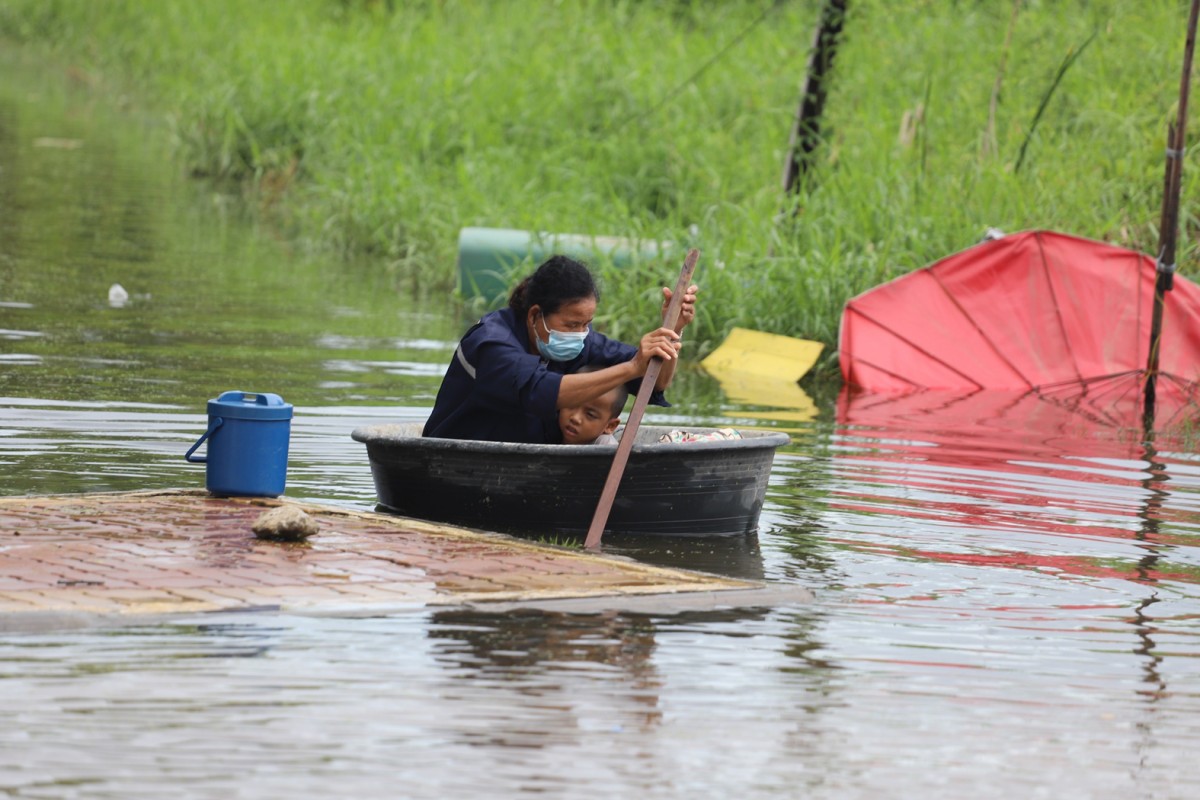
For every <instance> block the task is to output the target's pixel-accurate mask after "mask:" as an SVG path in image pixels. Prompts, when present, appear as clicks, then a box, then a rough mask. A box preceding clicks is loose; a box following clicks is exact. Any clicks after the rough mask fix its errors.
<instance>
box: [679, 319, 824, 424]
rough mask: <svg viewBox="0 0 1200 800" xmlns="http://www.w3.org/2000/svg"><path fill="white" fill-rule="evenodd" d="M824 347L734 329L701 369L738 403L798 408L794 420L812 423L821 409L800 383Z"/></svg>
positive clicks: (788, 337)
mask: <svg viewBox="0 0 1200 800" xmlns="http://www.w3.org/2000/svg"><path fill="white" fill-rule="evenodd" d="M824 348H825V345H823V344H821V343H820V342H813V341H808V340H806V339H793V338H792V337H790V336H781V335H780V334H777V333H763V332H761V331H752V330H748V329H746V328H734V329H733V330H732V331H730V333H729V338H727V339H726V340H725V341H724V342H723V343H722V344H721V346H720V347H718V348H717V349H716V350H714V351H712V353H710V354H709V355H708V357H707V358H705V359H704V360H703V361H701V362H700V364H701V366H703V367H704V369H705V370H706V371H707V372H708V374H710V375H712V376H713V377H714V378H716V379H717V381H718V382H719V383H720V384H721V388H722V389H723V390H724V391H725V395H726V396H727V397H728V398H729V399H730V400H732V401H734V402H738V403H749V404H752V405H759V406H771V407H774V408H790V409H796V410H797V411H798V412H799V413H798V414H797V415H796V416H795V417H793V419H796V420H797V421H799V420H800V419H812V418H813V417H815V416H816V415H817V407H816V404H815V403H814V402H813V400H812V398H811V397H809V396H808V393H807V392H805V391H804V390H803V389H802V388H800V384H799V380H800V378H802V377H803V376H804V374H805V373H806V372H808V371H809V370H810V369H812V367H813V365H814V364H816V363H817V358H818V357H819V356H820V355H821V351H822V350H823V349H824Z"/></svg>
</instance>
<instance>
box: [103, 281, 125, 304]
mask: <svg viewBox="0 0 1200 800" xmlns="http://www.w3.org/2000/svg"><path fill="white" fill-rule="evenodd" d="M128 302H129V292H127V291H125V287H124V286H122V285H121V284H119V283H114V284H113V285H112V286H110V287H108V304H109V305H110V306H112V307H113V308H121V307H122V306H124V305H125V304H126V303H128Z"/></svg>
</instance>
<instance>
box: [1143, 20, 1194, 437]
mask: <svg viewBox="0 0 1200 800" xmlns="http://www.w3.org/2000/svg"><path fill="white" fill-rule="evenodd" d="M1198 14H1200V0H1192V10H1191V13H1190V14H1189V15H1188V28H1187V42H1186V44H1185V45H1184V49H1183V76H1182V77H1181V78H1180V79H1179V108H1178V110H1177V116H1176V119H1175V124H1174V125H1172V126H1170V129H1169V131H1168V133H1167V167H1166V178H1165V179H1164V181H1163V205H1162V216H1161V217H1160V221H1159V230H1158V242H1159V244H1158V268H1157V270H1156V273H1157V277H1156V280H1155V282H1154V310H1153V313H1152V316H1151V318H1150V350H1149V354H1148V355H1147V358H1146V387H1145V391H1144V395H1143V398H1142V400H1143V402H1142V427H1143V428H1144V429H1145V430H1146V431H1149V430H1151V429H1153V427H1154V406H1155V403H1156V401H1157V395H1158V362H1159V347H1160V345H1161V344H1162V321H1163V302H1164V296H1165V295H1166V293H1167V292H1169V291H1171V288H1172V287H1173V286H1174V284H1175V240H1176V236H1177V234H1178V228H1179V191H1180V186H1181V181H1182V177H1183V150H1184V146H1185V144H1186V142H1187V136H1186V130H1187V107H1188V95H1189V93H1190V88H1191V76H1192V55H1193V53H1194V52H1195V50H1196V17H1197V15H1198Z"/></svg>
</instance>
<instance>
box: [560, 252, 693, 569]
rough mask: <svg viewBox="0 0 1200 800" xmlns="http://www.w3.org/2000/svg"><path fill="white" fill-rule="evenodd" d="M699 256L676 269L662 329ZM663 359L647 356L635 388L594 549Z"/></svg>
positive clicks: (590, 536) (594, 531) (589, 542)
mask: <svg viewBox="0 0 1200 800" xmlns="http://www.w3.org/2000/svg"><path fill="white" fill-rule="evenodd" d="M699 258H700V251H699V250H695V249H693V250H689V251H688V254H687V258H685V259H684V260H683V269H682V270H680V272H679V280H678V281H676V282H675V292H674V294H672V295H671V302H670V303H668V304H667V314H666V316H665V317H664V318H663V324H662V326H663V327H664V328H671V329H674V328H675V323H676V322H678V321H679V309H680V307H681V306H682V305H683V295H684V293H686V292H687V288H688V286H689V285H690V284H691V282H692V274H693V273H694V272H695V271H696V261H697V260H699ZM662 363H663V362H662V359H661V358H659V357H658V356H655V357H654V358H652V359H650V365H649V366H648V367H646V374H645V375H643V376H642V386H641V388H640V389H638V393H637V398H636V399H635V400H634V401H633V409H632V410H631V411H630V412H629V419H627V420H626V421H625V431H624V433H622V434H621V441H620V442H618V443H617V454H616V455H615V456H613V463H612V467H610V468H609V470H608V478H607V479H606V480H605V481H604V490H603V491H602V492H600V502H599V503H597V504H596V513H595V515H594V516H593V517H592V524H591V526H590V527H589V528H588V532H587V539H585V540H584V543H583V546H584V547H586V548H587V549H589V550H594V549H595V548H597V547H599V546H600V537H601V536H603V535H604V526H605V524H607V523H608V514H609V512H610V511H612V505H613V500H615V499H616V497H617V488H618V487H619V486H620V485H621V476H622V475H624V474H625V465H626V464H627V463H628V462H629V452H630V451H631V450H633V440H634V439H636V438H637V432H638V426H639V425H641V423H642V413H643V412H645V410H646V404H647V403H649V402H650V394H651V393H652V392H653V391H654V384H655V382H656V381H657V380H658V373H659V372H660V371H661V370H662Z"/></svg>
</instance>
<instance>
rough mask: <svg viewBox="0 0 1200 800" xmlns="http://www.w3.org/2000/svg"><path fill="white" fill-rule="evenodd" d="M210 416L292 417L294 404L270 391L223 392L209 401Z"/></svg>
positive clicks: (238, 417) (244, 417)
mask: <svg viewBox="0 0 1200 800" xmlns="http://www.w3.org/2000/svg"><path fill="white" fill-rule="evenodd" d="M208 415H209V416H210V417H229V418H230V419H267V420H270V419H291V418H292V405H291V403H285V402H283V398H282V397H280V396H279V395H277V394H271V393H270V392H236V391H235V392H222V393H221V395H220V397H217V398H216V399H215V400H209V401H208Z"/></svg>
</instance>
